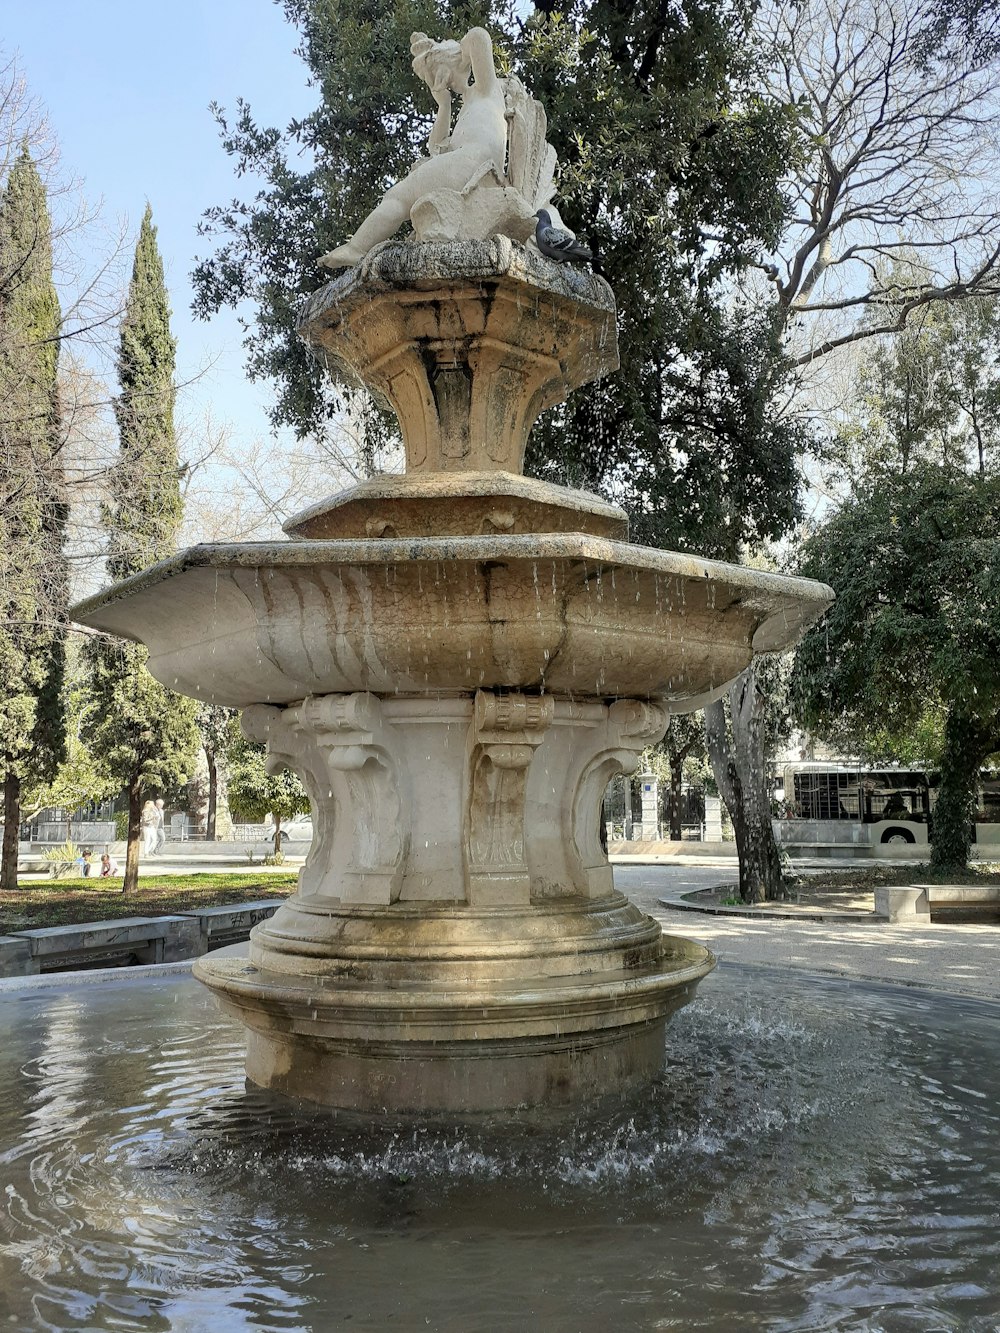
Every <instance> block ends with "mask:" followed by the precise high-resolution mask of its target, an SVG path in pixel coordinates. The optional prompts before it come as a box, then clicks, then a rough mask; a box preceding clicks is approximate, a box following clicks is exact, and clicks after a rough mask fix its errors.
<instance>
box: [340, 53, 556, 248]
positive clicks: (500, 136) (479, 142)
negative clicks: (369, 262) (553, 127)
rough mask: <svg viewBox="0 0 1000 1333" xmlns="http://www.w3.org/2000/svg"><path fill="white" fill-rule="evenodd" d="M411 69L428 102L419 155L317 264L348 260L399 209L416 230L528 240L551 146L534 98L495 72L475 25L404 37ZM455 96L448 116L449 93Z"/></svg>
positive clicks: (442, 236) (399, 216)
mask: <svg viewBox="0 0 1000 1333" xmlns="http://www.w3.org/2000/svg"><path fill="white" fill-rule="evenodd" d="M410 50H411V52H412V53H413V69H414V71H415V72H416V73H417V74H418V75H419V76H420V78H421V79H423V81H424V82H425V83H426V84H427V86H428V87H429V88H430V90H431V92H432V94H433V95H434V99H435V101H436V102H437V107H438V112H437V117H436V119H435V121H434V126H433V128H432V130H431V133H430V137H429V138H428V140H427V152H428V156H427V157H421V158H420V160H419V161H417V162H416V163H415V164H414V165H413V167H412V168H411V169H410V171H409V172H408V174H407V175H406V176H405V177H404V178H403V179H402V180H401V181H399V182H398V184H396V185H394V186H392V188H391V189H390V190H388V191H387V192H386V194H385V196H384V197H383V199H382V201H381V203H379V204H378V206H377V207H376V208H375V209H373V211H372V212H371V213H369V215H368V217H366V218H365V220H364V222H362V224H361V226H360V227H359V228H358V229H357V231H356V232H355V233H354V235H353V236H352V237H351V239H350V240H349V241H346V242H345V243H344V244H343V245H340V246H338V247H337V249H336V250H332V251H331V252H330V253H329V254H326V255H324V256H323V257H322V258H321V259H320V261H319V262H320V263H321V264H323V265H325V266H326V267H327V268H347V267H350V266H351V265H354V264H358V263H360V262H361V260H362V259H364V257H365V255H367V254H368V252H369V251H370V250H371V249H372V248H373V247H374V246H376V245H378V244H379V243H380V242H382V241H387V240H389V238H390V237H391V236H393V235H395V233H396V232H397V231H398V229H399V228H400V227H401V226H402V225H403V223H404V222H406V221H407V219H409V221H410V222H411V223H412V224H413V228H414V231H415V232H416V235H417V238H418V240H421V241H453V240H486V239H487V238H488V237H490V236H497V235H500V236H508V237H510V238H512V239H513V240H517V241H522V242H526V241H529V240H530V239H531V238H532V237H533V235H534V231H535V213H536V211H537V210H538V209H540V208H543V207H544V208H547V209H548V211H549V213H550V214H551V215H552V216H553V219H554V221H555V223H556V225H561V224H560V222H559V218H558V214H557V213H556V210H555V207H554V205H553V204H552V195H553V194H554V192H555V171H556V153H555V149H554V148H553V147H552V146H551V144H549V143H547V142H546V140H545V132H546V119H545V111H544V110H543V108H542V106H541V104H540V103H539V102H536V101H535V100H534V98H532V97H530V96H529V94H528V93H527V91H526V90H525V88H524V85H523V84H522V83H521V81H520V79H518V78H516V77H514V76H511V77H510V78H506V79H500V78H498V76H497V72H496V68H495V66H494V63H493V43H492V41H491V40H490V35H489V33H488V32H487V31H486V29H485V28H472V29H471V30H470V31H469V32H467V33H466V34H465V36H464V37H463V38H462V40H461V41H460V42H455V41H445V42H435V41H433V40H432V39H431V38H430V37H428V36H427V34H426V33H422V32H415V33H413V35H412V37H411V38H410ZM455 96H458V97H460V98H461V99H462V106H461V109H460V111H459V113H458V116H457V118H456V120H455V124H454V127H453V126H452V99H453V98H454V97H455Z"/></svg>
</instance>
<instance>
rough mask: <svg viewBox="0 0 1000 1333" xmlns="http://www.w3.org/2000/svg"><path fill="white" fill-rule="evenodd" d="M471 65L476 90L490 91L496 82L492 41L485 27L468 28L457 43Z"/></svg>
mask: <svg viewBox="0 0 1000 1333" xmlns="http://www.w3.org/2000/svg"><path fill="white" fill-rule="evenodd" d="M459 45H460V46H461V48H462V50H463V51H464V52H465V54H466V55H467V56H468V58H469V61H470V63H471V65H472V76H473V78H474V79H475V80H476V91H477V92H481V93H486V92H490V91H491V90H492V88H493V87H494V86H495V85H496V83H497V72H496V67H495V66H494V64H493V41H492V39H491V38H490V35H489V33H488V32H487V31H486V29H485V28H470V29H469V31H468V32H467V33H466V34H465V36H464V37H463V38H462V40H461V42H460V43H459Z"/></svg>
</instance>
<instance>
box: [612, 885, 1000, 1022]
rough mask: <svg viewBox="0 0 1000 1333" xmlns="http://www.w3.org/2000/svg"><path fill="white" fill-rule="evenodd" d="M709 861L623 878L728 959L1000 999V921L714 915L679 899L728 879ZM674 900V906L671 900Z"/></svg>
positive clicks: (647, 906)
mask: <svg viewBox="0 0 1000 1333" xmlns="http://www.w3.org/2000/svg"><path fill="white" fill-rule="evenodd" d="M731 879H732V875H731V874H727V873H725V872H723V873H721V874H720V871H719V869H717V868H715V867H709V866H659V865H656V866H641V865H619V866H616V867H615V883H616V884H617V886H618V887H619V888H620V889H621V891H622V892H623V893H626V894H627V895H628V896H629V897H630V898H631V899H632V901H633V902H635V903H636V904H637V905H638V906H640V907H641V908H642V909H643V910H644V911H647V912H649V913H650V915H651V916H654V917H655V918H656V919H657V920H658V921H659V922H660V923H661V924H662V926H663V927H664V929H665V930H667V931H669V932H670V933H671V934H674V935H683V936H685V937H686V938H688V939H692V940H697V941H698V943H699V944H704V945H706V946H707V947H708V948H709V949H711V950H712V952H713V953H714V954H715V955H716V957H717V958H718V959H719V960H720V962H726V963H743V964H750V965H757V966H765V967H779V968H795V969H800V970H802V971H806V972H822V973H827V974H831V975H834V976H840V977H848V978H851V979H853V980H857V981H883V982H892V983H896V984H899V983H902V984H903V985H909V986H921V987H928V988H930V989H933V990H940V991H946V992H950V993H951V994H958V995H972V996H975V997H977V998H979V999H985V1000H998V1001H1000V927H997V926H995V925H942V924H939V923H935V924H931V925H919V926H916V925H913V926H911V925H906V926H899V925H889V924H888V923H886V922H883V921H879V920H878V919H877V918H875V917H866V916H862V915H860V914H859V915H858V916H857V917H856V918H855V919H846V918H845V919H828V920H808V919H802V920H791V919H787V918H780V919H779V918H774V917H772V918H769V919H763V920H762V919H761V918H759V917H756V918H754V917H741V916H716V915H712V916H708V915H705V914H703V913H700V912H694V911H691V910H690V909H689V908H685V907H680V906H677V905H676V899H677V897H679V896H680V893H682V892H688V893H689V892H691V891H693V890H696V889H706V888H710V887H712V886H713V885H715V884H719V883H724V882H728V881H730V880H731ZM664 899H666V900H667V901H668V902H669V900H670V899H674V900H675V902H674V903H673V904H671V905H669V906H667V905H665V904H664V901H663V900H664Z"/></svg>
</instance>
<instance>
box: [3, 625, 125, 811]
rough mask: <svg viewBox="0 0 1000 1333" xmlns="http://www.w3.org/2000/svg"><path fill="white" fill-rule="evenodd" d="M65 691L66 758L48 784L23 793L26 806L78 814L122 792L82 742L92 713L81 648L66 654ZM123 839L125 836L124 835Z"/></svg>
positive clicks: (28, 787)
mask: <svg viewBox="0 0 1000 1333" xmlns="http://www.w3.org/2000/svg"><path fill="white" fill-rule="evenodd" d="M67 677H68V679H67V682H66V688H65V695H66V699H65V711H66V757H65V759H64V760H63V762H62V763H61V764H60V765H59V767H58V768H57V769H56V771H55V773H54V774H53V776H52V778H51V780H50V781H48V782H40V781H37V780H36V781H34V782H32V781H30V780H28V781H26V783H25V786H24V790H23V793H22V803H23V805H24V807H25V808H26V809H27V808H33V809H34V810H36V811H37V810H42V809H45V808H46V807H48V806H59V807H62V808H63V809H65V810H69V811H75V810H79V809H80V808H81V807H82V806H85V805H90V804H91V803H92V802H97V801H106V800H109V799H110V798H111V797H113V796H116V795H117V794H118V792H119V791H120V790H121V782H120V780H118V779H117V778H116V777H109V776H108V774H107V773H106V772H105V771H104V770H103V769H102V768H101V766H100V764H99V763H98V762H97V759H96V757H95V755H94V753H93V751H92V750H91V748H90V747H89V746H88V745H86V744H84V742H83V740H82V739H81V731H82V729H83V726H84V723H85V719H86V718H87V717H88V716H89V714H90V713H91V712H92V711H93V707H94V703H93V700H92V698H91V695H90V688H89V685H90V682H89V676H88V673H87V671H86V669H85V663H84V661H83V658H82V654H81V653H80V652H79V649H78V647H77V648H76V649H75V650H74V646H73V645H70V650H69V651H68V652H67ZM122 836H124V835H122Z"/></svg>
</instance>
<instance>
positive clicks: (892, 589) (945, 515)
mask: <svg viewBox="0 0 1000 1333" xmlns="http://www.w3.org/2000/svg"><path fill="white" fill-rule="evenodd" d="M802 572H803V573H807V574H809V575H810V576H811V577H815V578H825V579H826V580H827V581H828V582H829V583H830V584H831V586H832V587H833V588H834V589H835V591H836V592H837V601H836V602H835V603H834V606H833V608H832V609H831V611H830V612H829V613H828V615H827V618H826V622H825V624H824V625H822V626H820V627H818V628H815V629H813V630H811V631H810V632H809V634H808V635H807V636H806V637H805V639H804V640H803V642H802V644H801V645H800V647H799V651H798V654H797V658H796V669H795V683H796V689H797V694H798V700H799V708H800V712H801V715H802V717H803V718H804V720H805V721H806V722H807V723H808V724H809V725H810V726H812V727H814V728H815V729H816V730H817V731H819V732H822V731H823V729H825V728H826V727H828V726H829V723H830V722H831V720H836V721H839V722H840V724H841V726H842V727H847V728H850V730H851V731H852V732H853V733H855V734H857V735H860V736H865V735H866V734H869V733H872V732H875V733H876V734H877V733H878V732H879V731H882V730H888V731H889V733H890V734H893V733H895V734H902V733H904V732H905V731H907V730H908V729H910V728H911V727H913V726H915V725H918V724H919V723H920V720H921V716H922V714H923V713H924V711H925V710H926V708H927V707H928V704H930V705H934V704H937V703H938V702H940V705H941V707H942V708H943V710H944V726H943V745H942V753H941V787H940V793H939V796H938V800H937V805H936V807H935V811H934V829H933V840H932V846H931V863H932V865H933V866H935V867H936V868H937V869H939V870H941V871H954V870H958V869H963V868H964V867H965V866H966V864H967V863H968V857H969V840H970V831H971V827H972V811H973V809H974V805H975V791H976V780H977V777H978V774H979V770H980V768H981V767H982V766H983V763H984V761H985V760H986V759H987V758H988V757H989V756H990V755H991V754H992V753H994V752H995V751H996V750H998V749H1000V667H998V662H1000V479H998V478H997V477H996V476H994V477H991V478H987V479H985V480H983V479H980V478H979V477H976V476H969V475H968V474H967V473H964V472H961V471H959V470H957V469H954V468H950V467H948V466H946V465H939V464H928V463H921V464H917V465H916V466H914V467H913V468H912V469H911V470H910V471H908V472H907V473H905V474H903V475H901V476H899V477H898V478H897V479H896V482H895V484H894V485H893V486H892V487H891V488H890V487H887V486H878V487H872V488H870V489H867V490H862V491H861V492H859V493H858V494H856V495H855V496H853V497H852V498H851V499H850V500H849V501H848V502H847V503H846V504H845V505H844V507H843V508H842V509H841V511H840V512H839V513H838V514H837V515H836V516H835V517H834V518H833V519H832V520H831V522H830V523H829V524H828V525H826V527H824V528H823V529H821V530H820V531H819V532H818V533H816V534H815V535H814V536H813V537H812V538H810V540H809V542H808V544H807V546H806V548H805V551H804V557H803V563H802Z"/></svg>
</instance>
